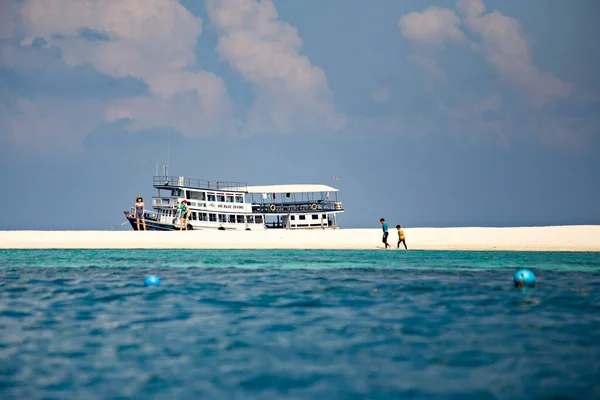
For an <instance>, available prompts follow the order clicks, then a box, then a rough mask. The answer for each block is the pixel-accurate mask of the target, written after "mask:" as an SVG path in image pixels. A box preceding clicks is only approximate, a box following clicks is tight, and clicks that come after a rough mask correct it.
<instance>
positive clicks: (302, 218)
mask: <svg viewBox="0 0 600 400" xmlns="http://www.w3.org/2000/svg"><path fill="white" fill-rule="evenodd" d="M298 219H299V220H301V221H304V220H305V219H306V215H299V216H298Z"/></svg>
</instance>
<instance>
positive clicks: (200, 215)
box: [198, 213, 208, 221]
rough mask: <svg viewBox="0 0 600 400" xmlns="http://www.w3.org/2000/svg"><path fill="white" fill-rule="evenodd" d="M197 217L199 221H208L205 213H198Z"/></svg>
mask: <svg viewBox="0 0 600 400" xmlns="http://www.w3.org/2000/svg"><path fill="white" fill-rule="evenodd" d="M198 217H199V219H200V221H208V214H206V213H198Z"/></svg>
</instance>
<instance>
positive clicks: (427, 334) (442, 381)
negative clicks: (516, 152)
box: [0, 250, 600, 399]
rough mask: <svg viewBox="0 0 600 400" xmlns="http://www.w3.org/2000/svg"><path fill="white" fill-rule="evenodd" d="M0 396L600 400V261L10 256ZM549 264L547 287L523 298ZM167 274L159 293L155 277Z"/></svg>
mask: <svg viewBox="0 0 600 400" xmlns="http://www.w3.org/2000/svg"><path fill="white" fill-rule="evenodd" d="M0 261H1V264H2V267H0V397H1V398H2V399H13V398H14V399H22V398H61V399H71V398H72V399H79V398H94V399H104V398H105V399H112V398H157V399H163V398H164V399H173V398H178V399H187V398H190V399H195V398H244V399H245V398H291V399H294V398H344V399H345V398H349V399H354V398H356V399H362V398H369V399H389V398H417V399H453V398H455V399H518V398H524V399H525V398H527V399H529V398H533V399H535V398H539V399H543V398H573V399H575V398H576V399H586V398H599V397H600V383H599V382H600V339H598V338H600V312H599V311H600V256H599V255H597V254H589V253H565V254H563V253H485V252H473V253H467V252H405V253H404V252H403V253H399V252H382V251H379V252H356V251H348V252H343V251H172V250H169V251H167V250H148V251H114V250H71V251H62V250H47V251H31V250H21V251H16V250H9V251H0ZM523 266H526V267H529V268H534V269H535V271H536V274H537V276H538V282H539V284H538V287H537V288H535V289H533V290H520V289H515V288H513V287H512V286H511V278H512V274H513V273H514V271H515V269H516V268H520V267H523ZM148 274H156V275H159V276H160V277H161V279H162V281H163V283H162V285H161V286H160V287H156V288H146V287H144V286H143V277H144V276H145V275H148Z"/></svg>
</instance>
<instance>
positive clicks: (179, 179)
mask: <svg viewBox="0 0 600 400" xmlns="http://www.w3.org/2000/svg"><path fill="white" fill-rule="evenodd" d="M153 186H154V187H155V188H156V189H172V188H176V187H180V188H190V189H206V190H222V191H228V192H242V193H246V191H247V190H248V185H247V184H246V182H229V181H209V180H206V179H195V178H186V177H184V176H165V175H159V176H154V180H153Z"/></svg>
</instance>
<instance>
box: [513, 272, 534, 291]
mask: <svg viewBox="0 0 600 400" xmlns="http://www.w3.org/2000/svg"><path fill="white" fill-rule="evenodd" d="M513 280H514V282H515V287H534V286H535V275H534V274H533V272H531V271H530V270H528V269H520V270H518V271H517V273H516V274H515V277H514V278H513Z"/></svg>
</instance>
